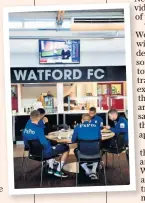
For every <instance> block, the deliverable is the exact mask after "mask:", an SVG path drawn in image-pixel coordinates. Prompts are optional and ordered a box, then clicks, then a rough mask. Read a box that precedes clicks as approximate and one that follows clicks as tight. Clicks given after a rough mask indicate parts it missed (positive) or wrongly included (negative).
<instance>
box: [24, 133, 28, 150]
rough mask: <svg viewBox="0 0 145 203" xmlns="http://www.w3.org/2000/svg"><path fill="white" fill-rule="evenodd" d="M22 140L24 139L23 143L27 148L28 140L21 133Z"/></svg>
mask: <svg viewBox="0 0 145 203" xmlns="http://www.w3.org/2000/svg"><path fill="white" fill-rule="evenodd" d="M23 140H24V145H25V147H26V148H29V145H28V140H27V139H26V137H25V136H24V135H23Z"/></svg>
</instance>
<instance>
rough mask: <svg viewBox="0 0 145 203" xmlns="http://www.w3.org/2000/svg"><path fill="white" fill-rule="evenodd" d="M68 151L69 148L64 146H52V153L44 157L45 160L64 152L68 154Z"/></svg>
mask: <svg viewBox="0 0 145 203" xmlns="http://www.w3.org/2000/svg"><path fill="white" fill-rule="evenodd" d="M68 151H69V146H68V145H66V144H57V145H56V146H54V147H53V148H52V151H51V152H50V153H49V154H47V155H45V158H49V157H55V156H58V155H60V154H63V153H64V152H68Z"/></svg>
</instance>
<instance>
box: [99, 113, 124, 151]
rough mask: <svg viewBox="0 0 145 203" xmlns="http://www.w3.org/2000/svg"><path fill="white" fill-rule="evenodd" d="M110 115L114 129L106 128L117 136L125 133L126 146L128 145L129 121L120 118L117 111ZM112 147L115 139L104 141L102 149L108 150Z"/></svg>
mask: <svg viewBox="0 0 145 203" xmlns="http://www.w3.org/2000/svg"><path fill="white" fill-rule="evenodd" d="M108 115H109V118H110V120H111V121H113V122H114V127H110V126H106V129H108V130H111V131H112V132H114V133H115V135H116V136H117V135H118V134H120V133H124V134H125V137H124V144H125V145H128V121H127V120H126V119H125V118H124V117H122V116H119V115H118V112H117V110H116V109H111V110H110V111H109V112H108ZM112 145H114V138H112V139H109V140H106V141H104V142H103V145H102V147H105V148H106V147H109V146H112Z"/></svg>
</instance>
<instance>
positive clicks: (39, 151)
mask: <svg viewBox="0 0 145 203" xmlns="http://www.w3.org/2000/svg"><path fill="white" fill-rule="evenodd" d="M28 144H29V155H28V158H29V159H31V160H35V161H39V162H41V179H40V187H42V181H43V169H44V164H46V161H47V160H49V159H52V158H55V157H57V156H55V157H50V158H44V156H43V149H44V147H43V145H42V144H41V143H40V142H39V141H38V140H29V141H28ZM58 156H59V155H58Z"/></svg>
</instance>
